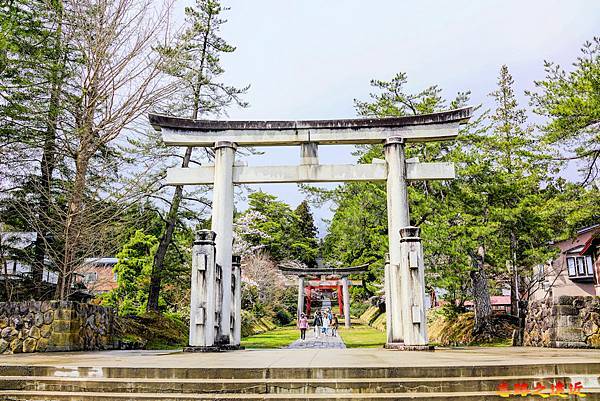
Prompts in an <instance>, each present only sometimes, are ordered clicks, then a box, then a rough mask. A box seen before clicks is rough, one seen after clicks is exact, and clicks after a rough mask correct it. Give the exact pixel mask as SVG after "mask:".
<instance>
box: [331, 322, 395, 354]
mask: <svg viewBox="0 0 600 401" xmlns="http://www.w3.org/2000/svg"><path fill="white" fill-rule="evenodd" d="M338 333H339V335H340V337H342V340H343V341H344V343H345V344H346V347H347V348H380V347H383V345H384V344H385V340H386V336H385V333H384V332H382V331H379V330H377V329H374V328H372V327H370V326H366V325H362V324H359V325H354V326H353V327H352V328H349V329H345V328H344V327H340V328H339V330H338Z"/></svg>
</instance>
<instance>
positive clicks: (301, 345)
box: [288, 329, 346, 349]
mask: <svg viewBox="0 0 600 401" xmlns="http://www.w3.org/2000/svg"><path fill="white" fill-rule="evenodd" d="M288 348H289V349H328V348H329V349H344V348H346V345H345V344H344V342H343V341H342V338H341V337H340V336H339V335H338V336H331V335H324V334H321V335H320V336H319V337H317V336H316V335H315V331H314V330H311V329H309V330H307V331H306V340H301V339H298V340H296V341H294V342H293V343H291V344H290V345H289V346H288Z"/></svg>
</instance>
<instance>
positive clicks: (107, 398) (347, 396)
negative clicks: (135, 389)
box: [0, 391, 600, 401]
mask: <svg viewBox="0 0 600 401" xmlns="http://www.w3.org/2000/svg"><path fill="white" fill-rule="evenodd" d="M536 397H537V396H536ZM573 397H575V398H573ZM519 398H520V397H519ZM576 398H577V397H576V396H571V397H570V399H576ZM0 399H2V400H6V401H12V400H14V401H16V400H28V401H42V400H43V401H48V400H52V401H87V400H94V401H126V400H145V401H165V400H169V401H187V400H207V401H208V400H210V401H216V400H247V401H258V400H272V401H279V400H281V401H284V400H285V401H301V400H337V401H356V400H372V401H379V400H382V401H383V400H386V401H389V400H403V399H410V400H420V401H439V400H456V401H459V400H467V401H489V400H506V398H504V397H501V396H499V395H498V394H496V392H454V393H386V394H381V393H372V394H361V393H358V394H352V393H336V394H181V393H171V394H157V393H137V394H132V393H91V392H64V391H53V392H46V391H26V392H17V391H0ZM540 399H541V398H540ZM585 399H586V400H588V401H589V400H598V399H600V393H598V392H597V391H596V392H588V393H587V397H586V398H585Z"/></svg>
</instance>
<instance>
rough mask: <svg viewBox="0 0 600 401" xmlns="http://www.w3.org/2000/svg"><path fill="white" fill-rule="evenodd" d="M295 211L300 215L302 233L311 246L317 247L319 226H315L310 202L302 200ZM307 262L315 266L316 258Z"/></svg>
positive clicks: (299, 221) (310, 265) (299, 223)
mask: <svg viewBox="0 0 600 401" xmlns="http://www.w3.org/2000/svg"><path fill="white" fill-rule="evenodd" d="M294 213H296V216H298V226H299V229H300V235H302V236H303V237H304V239H305V240H306V241H307V242H308V243H309V246H310V247H312V248H314V249H317V248H318V241H317V227H316V226H315V221H314V218H313V215H312V213H311V211H310V207H309V206H308V202H307V201H306V200H304V201H302V202H301V203H300V204H299V205H298V207H297V208H296V210H295V211H294ZM306 264H307V265H308V267H315V266H316V260H315V259H313V260H310V259H309V258H307V261H306Z"/></svg>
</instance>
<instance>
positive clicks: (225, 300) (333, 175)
mask: <svg viewBox="0 0 600 401" xmlns="http://www.w3.org/2000/svg"><path fill="white" fill-rule="evenodd" d="M471 114H472V108H470V107H467V108H462V109H457V110H451V111H446V112H440V113H433V114H425V115H418V116H406V117H390V118H358V119H345V120H312V121H214V120H191V119H186V118H177V117H170V116H163V115H157V114H150V116H149V118H150V123H151V124H152V125H153V126H154V127H155V129H157V130H162V138H163V141H164V142H165V144H167V145H171V146H197V147H212V148H214V152H215V162H214V165H212V166H204V167H199V168H171V169H169V170H168V171H167V183H168V184H170V185H198V184H213V208H212V227H211V229H212V231H213V232H214V233H216V240H215V244H216V256H215V262H216V266H217V267H218V269H217V271H218V272H219V273H220V276H221V280H220V284H219V285H220V286H221V287H222V288H223V289H225V290H224V291H217V293H218V296H219V297H218V298H217V299H216V300H215V299H212V300H200V304H202V305H212V308H213V309H212V310H206V309H203V308H204V307H199V308H198V309H196V308H192V309H191V311H190V318H191V319H190V325H191V327H190V346H192V347H212V346H213V345H214V343H210V341H214V338H216V337H218V338H219V339H221V341H225V342H227V339H228V340H229V344H230V345H232V346H236V345H238V344H239V336H238V335H234V334H235V333H234V332H233V331H232V324H231V323H232V320H233V321H234V322H235V321H236V318H237V319H238V320H239V316H233V319H232V316H231V313H232V305H233V302H232V299H231V298H232V291H230V288H231V282H232V279H231V275H232V242H233V241H232V239H233V232H232V231H233V227H232V226H233V206H234V205H233V186H234V184H259V183H300V182H348V181H386V185H387V208H388V233H389V264H387V269H386V272H385V277H386V285H385V288H386V307H387V311H388V312H387V313H388V315H389V318H388V320H389V323H388V325H387V343H386V347H388V348H397V349H429V347H428V339H427V327H426V321H425V302H424V298H425V285H424V266H423V257H422V247H421V243H420V238H419V236H418V232H419V230H418V229H417V228H415V227H411V226H410V218H409V208H408V193H407V184H408V182H409V181H416V180H448V179H452V178H454V166H453V164H452V163H419V162H418V160H406V158H405V150H404V147H405V145H406V144H407V143H410V142H426V141H442V140H450V139H454V138H455V137H456V136H457V135H458V130H459V125H460V124H464V123H466V122H467V121H468V120H469V118H470V117H471ZM374 143H382V144H384V149H385V160H377V159H376V160H373V163H372V164H359V165H322V164H319V161H318V145H335V144H355V145H360V144H374ZM290 145H298V146H300V154H301V164H300V165H297V166H254V167H251V166H246V165H241V164H237V163H235V152H236V149H237V148H238V147H244V146H290ZM205 260H206V259H205ZM209 276H210V275H208V276H207V277H209ZM212 276H214V274H213V275H212ZM198 285H199V284H198V282H193V283H192V298H194V297H197V296H198V294H203V295H202V296H207V295H206V294H207V293H206V292H201V291H199V289H198V288H195V287H197V286H198ZM211 285H212V284H211ZM209 294H213V292H210V293H209ZM210 296H214V294H213V295H210ZM192 303H193V305H197V303H196V301H195V300H192ZM215 304H218V305H217V306H220V309H214V308H215V306H214V305H215ZM217 310H218V313H217V312H216V311H217ZM234 313H236V314H237V313H239V311H236V312H234ZM200 315H202V316H208V315H210V316H211V319H208V320H205V319H203V318H202V319H200V318H199V316H200ZM212 316H215V318H216V319H217V321H216V322H214V324H215V330H217V331H218V335H217V336H210V335H209V336H196V335H194V336H193V335H192V334H194V333H196V330H200V331H203V330H205V329H206V324H207V322H210V324H212V322H213V319H212ZM234 324H235V323H234ZM210 330H212V328H210ZM211 339H212V340H211Z"/></svg>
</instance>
